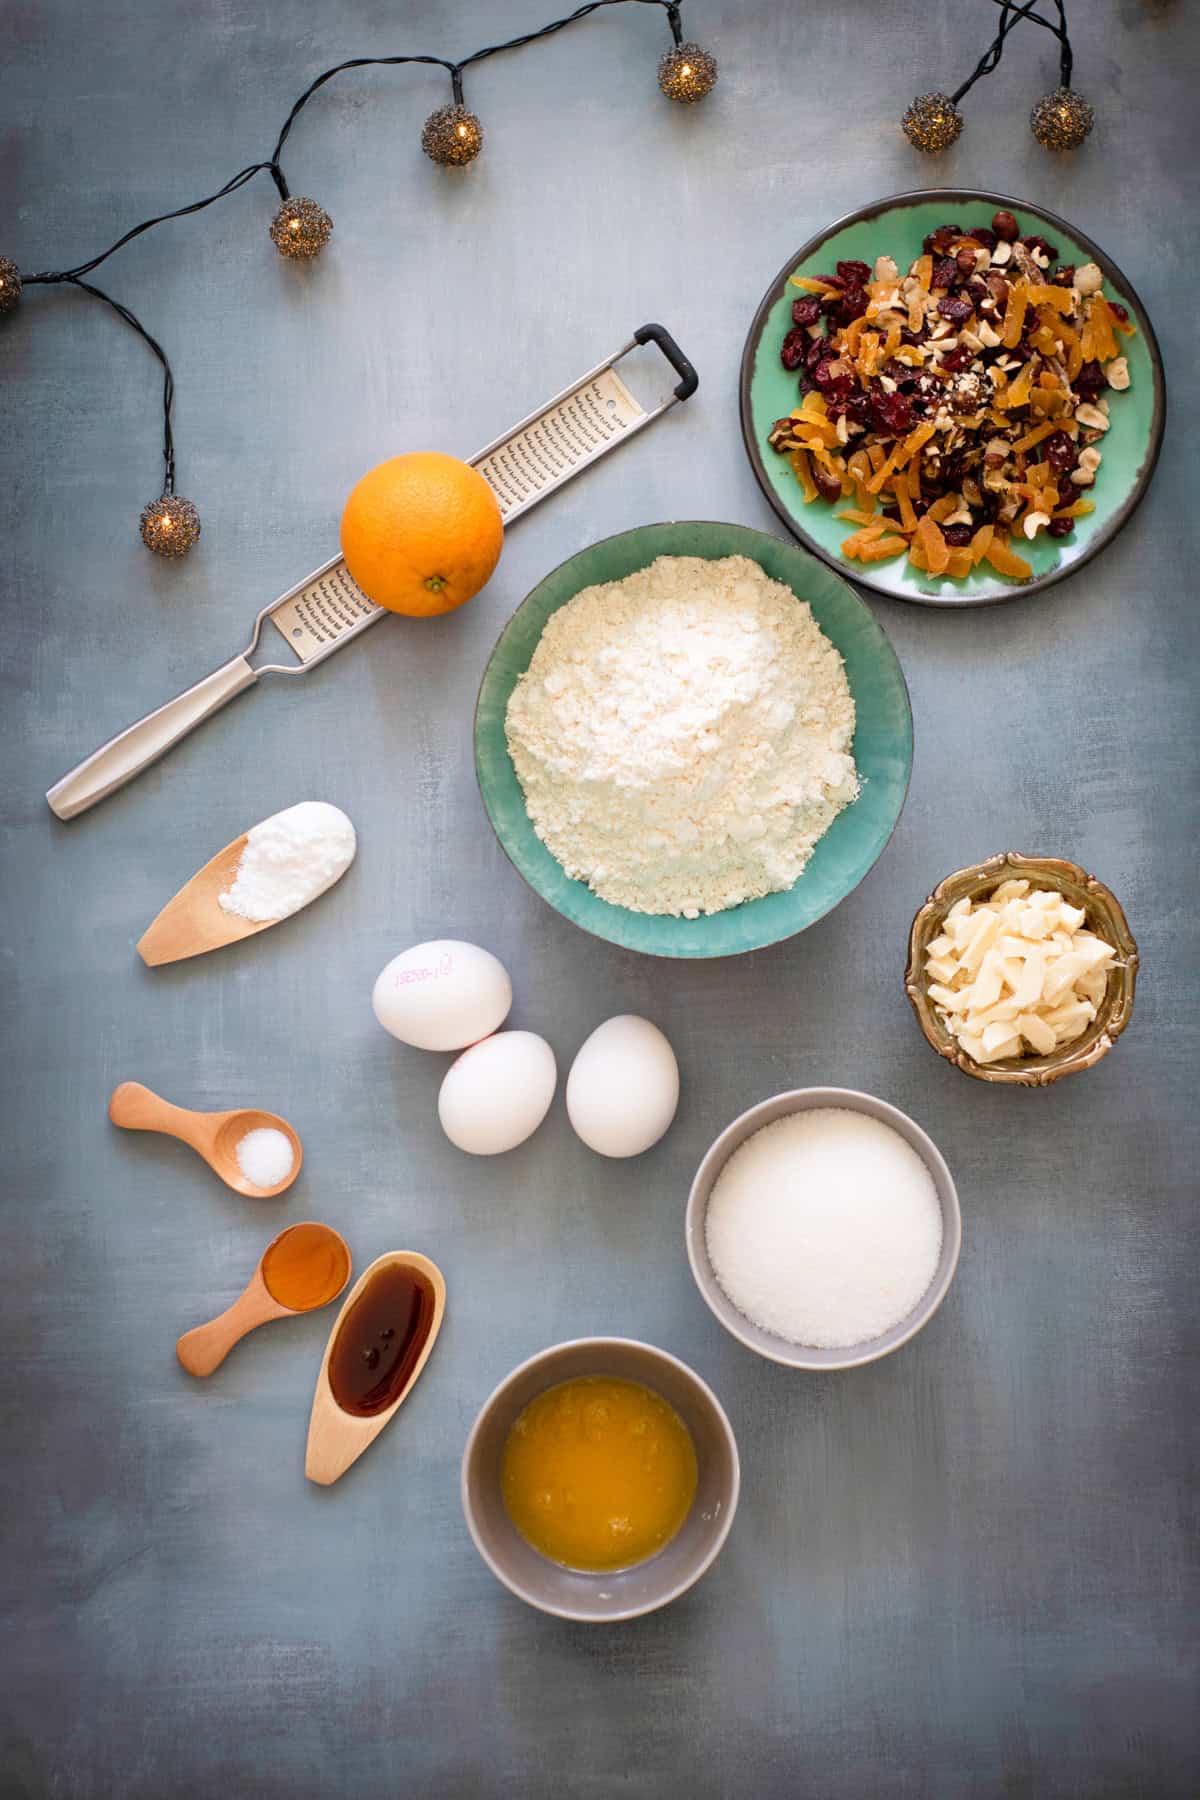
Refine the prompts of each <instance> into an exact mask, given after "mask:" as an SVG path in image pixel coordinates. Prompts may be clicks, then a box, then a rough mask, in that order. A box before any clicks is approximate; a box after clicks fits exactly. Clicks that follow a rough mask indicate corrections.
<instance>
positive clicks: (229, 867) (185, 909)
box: [138, 831, 279, 968]
mask: <svg viewBox="0 0 1200 1800" xmlns="http://www.w3.org/2000/svg"><path fill="white" fill-rule="evenodd" d="M248 835H249V834H248V833H247V832H244V831H243V833H242V835H241V837H237V838H234V840H233V842H232V844H226V846H225V848H224V849H223V850H218V851H217V854H216V855H215V856H214V857H213V858H212V860H211V861H210V862H206V863H205V865H204V867H203V868H202V869H200V870H198V871H197V873H196V874H195V875H193V876H192V879H191V880H190V881H187V882H185V883H184V885H183V886H182V887H181V888H180V890H179V892H178V893H177V894H176V895H175V896H174V898H173V899H170V900H168V901H167V904H166V905H165V906H164V907H163V909H162V911H161V912H160V913H159V915H158V917H157V918H156V919H155V920H154V921H153V923H152V924H150V925H148V926H147V928H146V930H145V931H144V932H143V933H142V935H141V937H140V938H139V940H138V955H139V956H140V957H141V959H142V961H143V962H144V963H146V964H148V965H149V967H150V968H156V967H157V966H158V964H159V963H170V962H182V961H183V959H184V957H186V956H203V955H204V953H205V951H207V950H219V949H221V947H222V945H224V944H236V943H238V942H240V940H241V939H242V938H248V937H253V936H254V935H255V933H256V932H259V931H266V929H267V928H268V926H270V925H278V924H279V920H278V919H243V918H242V916H241V914H240V913H233V912H226V911H225V908H224V907H223V906H221V905H219V904H218V901H217V896H218V894H224V893H226V892H228V890H229V889H230V888H231V887H232V886H233V883H234V878H235V876H236V875H237V866H238V864H239V863H240V862H241V860H242V851H243V850H244V849H245V848H246V838H247V836H248Z"/></svg>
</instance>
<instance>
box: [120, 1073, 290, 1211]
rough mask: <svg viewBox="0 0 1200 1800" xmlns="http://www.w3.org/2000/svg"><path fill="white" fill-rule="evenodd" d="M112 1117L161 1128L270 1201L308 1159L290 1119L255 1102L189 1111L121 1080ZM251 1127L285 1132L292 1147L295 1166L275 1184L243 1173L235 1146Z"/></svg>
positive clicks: (224, 1176)
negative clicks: (256, 1181) (227, 1109)
mask: <svg viewBox="0 0 1200 1800" xmlns="http://www.w3.org/2000/svg"><path fill="white" fill-rule="evenodd" d="M108 1116H109V1118H110V1119H111V1120H112V1122H113V1124H114V1125H119V1126H120V1127H121V1128H122V1130H124V1131H161V1132H163V1133H164V1134H165V1135H166V1136H167V1137H173V1138H179V1139H180V1141H181V1142H182V1143H185V1144H190V1145H191V1147H192V1149H193V1150H195V1151H196V1153H197V1154H198V1155H199V1156H202V1157H203V1158H204V1160H205V1162H206V1163H207V1164H208V1166H209V1168H210V1169H212V1170H213V1171H214V1172H215V1173H216V1174H217V1175H219V1176H220V1177H221V1180H222V1181H223V1182H224V1183H225V1184H226V1186H227V1187H231V1188H232V1189H233V1191H234V1193H235V1194H244V1195H245V1196H246V1197H247V1199H250V1200H269V1199H270V1198H271V1196H272V1195H273V1194H282V1193H283V1191H284V1189H285V1188H289V1187H291V1185H292V1183H293V1181H295V1179H296V1177H297V1175H298V1174H299V1173H300V1164H301V1163H302V1162H303V1161H304V1150H303V1147H302V1145H301V1143H300V1139H299V1138H298V1137H297V1136H296V1133H295V1132H294V1131H293V1130H292V1127H291V1126H290V1125H289V1124H288V1122H287V1120H286V1119H281V1118H280V1117H279V1114H278V1113H269V1112H259V1111H258V1110H257V1108H255V1107H239V1108H238V1109H237V1110H236V1111H235V1112H189V1111H188V1109H187V1108H186V1107H184V1106H172V1104H171V1102H170V1101H169V1100H164V1099H163V1098H162V1097H161V1095H159V1094H155V1093H152V1092H151V1090H150V1089H149V1088H148V1087H143V1086H142V1084H141V1082H140V1081H123V1082H122V1083H121V1085H120V1087H119V1088H117V1089H116V1091H115V1092H114V1094H113V1097H112V1099H111V1100H110V1101H109V1103H108ZM250 1131H282V1133H283V1135H284V1137H285V1138H287V1140H288V1142H289V1143H290V1145H291V1146H292V1166H291V1169H290V1170H289V1171H288V1173H287V1174H286V1175H285V1176H284V1178H283V1180H282V1181H277V1182H276V1183H275V1186H274V1187H255V1185H254V1183H253V1182H252V1181H247V1180H246V1177H245V1176H244V1175H243V1174H242V1170H241V1165H240V1163H239V1162H238V1159H237V1147H238V1145H239V1144H240V1143H241V1141H242V1139H243V1138H244V1137H245V1136H246V1134H247V1132H250Z"/></svg>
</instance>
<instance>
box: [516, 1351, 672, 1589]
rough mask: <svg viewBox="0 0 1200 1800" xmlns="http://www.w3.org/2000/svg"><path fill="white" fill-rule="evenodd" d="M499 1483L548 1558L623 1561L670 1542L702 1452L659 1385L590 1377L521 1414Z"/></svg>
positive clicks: (622, 1565) (577, 1562)
mask: <svg viewBox="0 0 1200 1800" xmlns="http://www.w3.org/2000/svg"><path fill="white" fill-rule="evenodd" d="M501 1491H502V1493H503V1496H504V1504H505V1506H506V1507H507V1509H508V1514H509V1517H510V1518H511V1519H512V1522H513V1524H514V1525H515V1526H516V1528H517V1530H518V1531H519V1532H520V1533H521V1535H522V1537H524V1538H525V1539H526V1540H527V1541H528V1542H529V1543H530V1544H532V1545H533V1548H534V1549H535V1550H538V1551H540V1552H541V1554H542V1555H543V1556H545V1557H548V1558H549V1559H550V1561H551V1562H556V1563H562V1564H564V1565H565V1566H566V1567H567V1568H571V1569H585V1570H589V1571H598V1570H603V1569H626V1568H630V1567H632V1566H633V1565H634V1564H636V1563H640V1562H645V1561H646V1559H647V1558H648V1557H651V1556H653V1555H654V1554H655V1553H656V1552H657V1551H659V1550H661V1549H662V1548H663V1546H664V1544H668V1543H670V1541H671V1539H672V1538H673V1537H674V1536H675V1533H676V1532H677V1531H678V1530H679V1528H680V1526H681V1525H682V1524H683V1522H684V1520H685V1519H686V1518H687V1516H688V1513H689V1512H690V1511H691V1507H692V1501H693V1500H694V1499H695V1496H696V1451H695V1448H694V1446H693V1444H692V1440H691V1436H690V1434H689V1432H688V1429H687V1426H686V1425H685V1424H684V1423H683V1420H682V1419H681V1418H680V1417H679V1414H678V1413H677V1412H676V1411H675V1410H674V1408H673V1407H671V1406H668V1404H667V1402H666V1401H665V1400H663V1399H662V1398H661V1397H660V1396H659V1395H658V1394H654V1393H651V1391H650V1389H649V1388H644V1387H642V1386H641V1385H640V1384H639V1383H637V1382H634V1381H621V1380H617V1379H615V1378H613V1377H609V1376H599V1375H595V1376H593V1375H589V1376H584V1377H582V1378H580V1379H579V1380H577V1381H566V1382H562V1383H560V1385H559V1386H557V1387H552V1388H548V1389H547V1390H546V1392H545V1393H544V1394H538V1395H537V1396H536V1398H535V1399H533V1400H531V1401H530V1402H529V1405H528V1406H527V1407H526V1408H525V1410H524V1411H523V1412H522V1413H521V1415H520V1417H519V1418H518V1419H517V1421H516V1423H515V1424H514V1426H513V1428H512V1430H511V1431H510V1432H509V1435H508V1441H507V1443H506V1444H505V1446H504V1458H503V1463H502V1467H501Z"/></svg>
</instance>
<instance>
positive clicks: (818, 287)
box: [792, 275, 842, 295]
mask: <svg viewBox="0 0 1200 1800" xmlns="http://www.w3.org/2000/svg"><path fill="white" fill-rule="evenodd" d="M792 286H793V287H798V288H803V289H804V291H805V293H806V294H821V295H825V294H840V293H841V291H842V290H841V288H836V287H834V286H833V284H832V283H831V282H828V281H818V280H817V279H816V277H815V276H812V275H793V276H792Z"/></svg>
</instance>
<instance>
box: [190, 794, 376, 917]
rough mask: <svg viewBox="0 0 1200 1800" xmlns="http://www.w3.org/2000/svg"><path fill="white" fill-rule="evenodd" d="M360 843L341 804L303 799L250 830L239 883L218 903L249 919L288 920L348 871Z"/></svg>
mask: <svg viewBox="0 0 1200 1800" xmlns="http://www.w3.org/2000/svg"><path fill="white" fill-rule="evenodd" d="M355 848H356V839H355V836H354V827H353V825H352V824H351V823H350V821H349V819H348V818H347V817H346V815H345V813H344V812H342V811H341V809H340V808H339V807H336V806H330V805H329V804H328V803H327V802H326V801H324V800H302V801H301V802H300V804H299V806H289V807H288V808H287V810H286V811H285V812H277V813H273V814H272V815H271V817H270V818H269V819H264V820H263V821H262V824H261V825H255V826H254V827H253V828H252V829H251V830H250V831H249V832H248V833H247V834H246V848H245V849H244V850H243V851H242V856H241V861H240V862H239V863H238V866H237V874H236V875H235V877H234V882H233V886H232V887H231V888H227V889H226V891H225V892H224V893H223V894H218V895H217V899H218V902H219V903H220V905H221V906H223V907H224V909H225V911H226V912H231V913H238V914H240V916H241V917H242V918H243V919H256V920H257V919H286V918H287V916H288V914H289V913H294V912H299V910H300V908H301V907H302V906H307V905H308V903H309V901H310V900H315V899H316V897H317V895H318V894H323V893H324V892H325V889H326V888H327V887H332V886H333V884H334V882H335V881H337V880H338V878H339V877H340V876H342V875H344V874H345V873H346V870H347V869H348V868H349V867H350V864H351V863H352V862H353V861H354V852H355Z"/></svg>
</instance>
